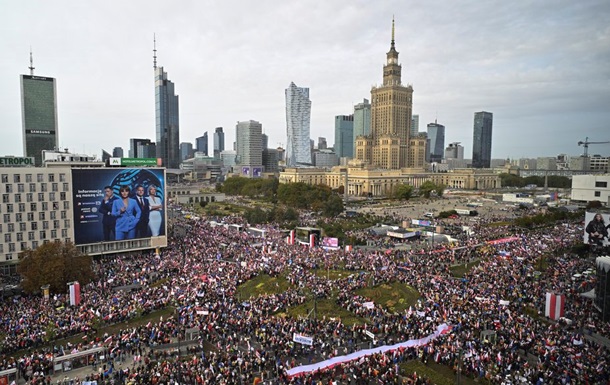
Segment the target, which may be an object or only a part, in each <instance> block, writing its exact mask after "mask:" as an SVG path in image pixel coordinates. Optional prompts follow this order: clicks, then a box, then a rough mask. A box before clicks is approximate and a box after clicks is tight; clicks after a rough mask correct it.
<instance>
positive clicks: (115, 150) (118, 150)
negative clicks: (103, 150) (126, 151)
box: [112, 147, 123, 158]
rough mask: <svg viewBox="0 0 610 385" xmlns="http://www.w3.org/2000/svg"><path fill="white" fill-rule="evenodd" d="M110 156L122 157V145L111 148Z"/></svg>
mask: <svg viewBox="0 0 610 385" xmlns="http://www.w3.org/2000/svg"><path fill="white" fill-rule="evenodd" d="M112 157H113V158H122V157H123V147H115V148H113V149H112Z"/></svg>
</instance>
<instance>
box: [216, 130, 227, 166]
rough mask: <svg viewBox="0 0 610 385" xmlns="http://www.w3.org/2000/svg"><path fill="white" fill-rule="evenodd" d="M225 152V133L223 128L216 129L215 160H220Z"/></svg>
mask: <svg viewBox="0 0 610 385" xmlns="http://www.w3.org/2000/svg"><path fill="white" fill-rule="evenodd" d="M224 150H225V133H224V132H222V127H216V130H215V131H214V158H216V159H220V153H221V152H223V151H224Z"/></svg>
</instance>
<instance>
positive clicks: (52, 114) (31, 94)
mask: <svg viewBox="0 0 610 385" xmlns="http://www.w3.org/2000/svg"><path fill="white" fill-rule="evenodd" d="M29 69H30V74H29V75H21V79H20V80H21V82H20V83H21V117H22V129H23V155H24V156H31V157H34V162H35V163H34V164H35V165H37V166H41V165H42V150H56V149H57V148H58V147H59V139H58V136H57V89H56V85H55V79H54V78H48V77H43V76H34V65H33V62H32V53H31V52H30V67H29Z"/></svg>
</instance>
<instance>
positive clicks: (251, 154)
mask: <svg viewBox="0 0 610 385" xmlns="http://www.w3.org/2000/svg"><path fill="white" fill-rule="evenodd" d="M235 130H236V132H235V142H236V143H235V144H236V146H235V147H236V151H237V163H238V164H239V165H242V166H251V167H252V166H262V165H263V137H262V134H263V125H262V124H260V123H259V122H257V121H255V120H249V121H245V122H237V126H236V127H235Z"/></svg>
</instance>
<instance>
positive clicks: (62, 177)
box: [1, 173, 66, 183]
mask: <svg viewBox="0 0 610 385" xmlns="http://www.w3.org/2000/svg"><path fill="white" fill-rule="evenodd" d="M21 176H22V175H21V174H13V183H21ZM58 178H59V181H60V182H65V181H66V174H64V173H60V174H59V175H58ZM1 179H2V183H9V175H8V174H2V177H1ZM25 181H26V182H27V183H30V182H33V174H25ZM36 182H44V174H36ZM47 182H55V174H47Z"/></svg>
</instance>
